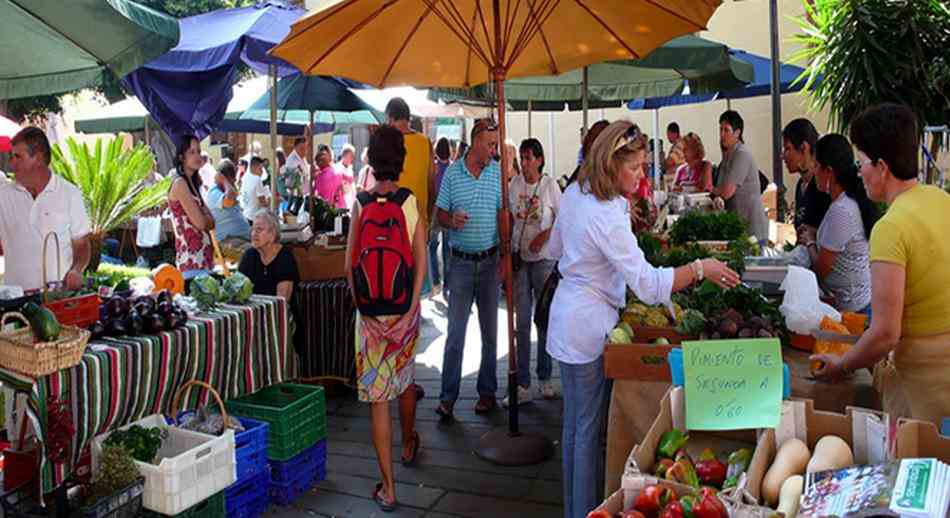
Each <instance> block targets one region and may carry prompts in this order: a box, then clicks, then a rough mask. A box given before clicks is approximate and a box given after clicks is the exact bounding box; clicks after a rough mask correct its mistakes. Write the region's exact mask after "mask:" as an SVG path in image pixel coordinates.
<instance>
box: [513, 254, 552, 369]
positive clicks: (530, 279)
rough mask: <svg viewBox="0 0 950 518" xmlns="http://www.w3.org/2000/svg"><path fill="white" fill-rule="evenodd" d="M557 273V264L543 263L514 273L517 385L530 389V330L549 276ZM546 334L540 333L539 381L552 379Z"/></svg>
mask: <svg viewBox="0 0 950 518" xmlns="http://www.w3.org/2000/svg"><path fill="white" fill-rule="evenodd" d="M553 269H554V261H550V260H547V259H545V260H541V261H535V262H531V263H529V262H523V263H521V269H520V270H518V271H517V272H515V273H514V283H515V317H516V322H515V324H516V328H517V343H518V384H519V385H521V386H522V387H530V386H531V326H532V325H534V324H532V314H533V313H534V304H535V301H536V300H537V298H538V296H540V295H541V290H542V289H544V283H545V281H547V280H548V275H550V274H551V270H553ZM547 342H548V338H547V332H546V331H545V330H543V329H540V328H539V329H538V367H537V373H538V379H539V380H541V381H545V380H549V379H551V355H549V354H548V349H547Z"/></svg>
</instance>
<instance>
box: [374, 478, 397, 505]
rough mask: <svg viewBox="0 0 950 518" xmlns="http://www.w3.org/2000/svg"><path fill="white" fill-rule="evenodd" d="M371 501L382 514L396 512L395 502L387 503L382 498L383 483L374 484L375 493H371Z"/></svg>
mask: <svg viewBox="0 0 950 518" xmlns="http://www.w3.org/2000/svg"><path fill="white" fill-rule="evenodd" d="M373 500H374V501H376V505H378V506H379V509H380V510H381V511H382V512H384V513H391V512H393V511H395V510H396V500H393V501H392V502H387V501H386V500H385V499H384V498H383V483H382V482H379V483H377V484H376V491H373Z"/></svg>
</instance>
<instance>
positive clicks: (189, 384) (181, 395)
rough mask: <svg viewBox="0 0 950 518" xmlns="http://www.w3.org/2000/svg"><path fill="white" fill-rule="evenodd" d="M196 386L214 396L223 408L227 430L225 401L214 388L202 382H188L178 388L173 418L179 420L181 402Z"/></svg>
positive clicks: (173, 406)
mask: <svg viewBox="0 0 950 518" xmlns="http://www.w3.org/2000/svg"><path fill="white" fill-rule="evenodd" d="M194 385H197V386H199V387H201V388H203V389H205V390H207V391H208V392H210V393H211V395H212V396H214V399H215V400H216V401H217V402H218V406H220V407H221V416H222V417H224V426H225V428H227V426H228V422H229V419H228V410H227V408H225V407H224V401H222V400H221V395H220V394H218V391H217V390H215V389H214V387H212V386H211V385H208V384H207V383H205V382H203V381H201V380H191V381H186V382H185V383H184V384H183V385H182V386H181V387H179V388H178V392H176V393H175V402H174V403H173V404H172V418H174V419H177V418H178V410H179V408H180V407H181V402H182V400H183V399H184V397H185V394H187V393H188V389H190V388H191V387H192V386H194Z"/></svg>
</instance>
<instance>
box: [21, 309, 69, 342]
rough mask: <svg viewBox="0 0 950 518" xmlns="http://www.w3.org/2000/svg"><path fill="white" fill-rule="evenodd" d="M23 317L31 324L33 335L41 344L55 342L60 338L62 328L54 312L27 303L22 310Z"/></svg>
mask: <svg viewBox="0 0 950 518" xmlns="http://www.w3.org/2000/svg"><path fill="white" fill-rule="evenodd" d="M22 312H23V316H25V317H26V319H27V321H29V322H30V327H31V328H32V329H33V335H34V336H36V339H37V340H39V341H41V342H55V341H56V340H57V339H58V338H59V332H60V326H59V321H58V320H56V315H54V314H53V312H52V311H50V310H48V309H46V308H44V307H43V306H40V305H38V304H34V303H33V302H27V303H26V304H24V305H23V308H22Z"/></svg>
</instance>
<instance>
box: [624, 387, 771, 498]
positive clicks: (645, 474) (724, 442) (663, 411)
mask: <svg viewBox="0 0 950 518" xmlns="http://www.w3.org/2000/svg"><path fill="white" fill-rule="evenodd" d="M685 424H686V401H685V390H684V389H683V388H682V387H671V388H670V390H668V391H667V392H666V395H664V396H663V400H662V401H661V402H660V413H659V415H657V417H656V419H655V420H654V421H653V424H652V425H651V426H650V430H649V431H648V432H647V434H646V436H645V437H644V438H643V442H641V443H640V444H638V445H637V446H635V447H634V448H633V451H632V452H630V456H629V457H628V458H627V466H626V468H625V469H624V474H623V477H622V479H621V488H622V489H627V490H634V489H635V488H641V487H643V484H644V483H645V482H648V481H650V480H655V478H654V477H653V476H652V475H650V474H651V473H652V472H653V466H654V463H655V462H656V449H657V446H659V443H660V438H661V437H662V436H663V434H664V433H665V432H667V431H669V430H673V429H674V428H675V429H679V430H683V431H687V430H686V429H685ZM774 445H775V439H774V431H773V430H770V429H768V430H761V431H760V430H736V431H728V432H712V431H709V432H707V431H692V432H690V434H689V442H688V443H687V445H686V450H687V452H688V453H689V454H690V456H692V457H693V458H696V457H698V456H699V453H700V452H701V451H702V450H703V449H705V448H712V450H713V451H715V452H716V454H717V455H719V456H720V457H724V456H726V455H728V454H729V453H731V452H733V451H735V450H737V449H740V448H749V449H751V450H752V451H753V454H752V462H751V464H750V465H749V469H748V470H747V471H746V476H745V477H744V478H743V479H742V480H740V482H739V486H738V488H737V491H736V492H737V493H739V494H745V493H747V494H748V495H749V497H750V499H751V500H753V501H756V502H757V501H758V499H759V490H760V488H761V486H762V478H763V477H764V476H765V471H766V469H768V466H769V462H771V460H772V458H774V457H775V451H774V449H773V448H774Z"/></svg>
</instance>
